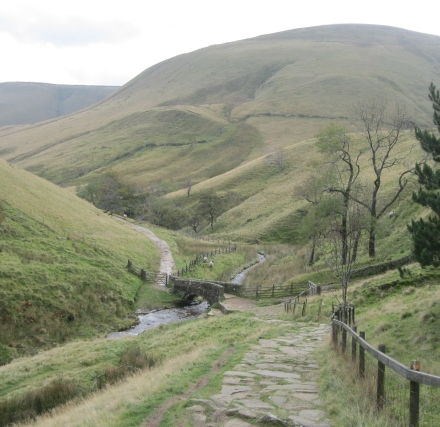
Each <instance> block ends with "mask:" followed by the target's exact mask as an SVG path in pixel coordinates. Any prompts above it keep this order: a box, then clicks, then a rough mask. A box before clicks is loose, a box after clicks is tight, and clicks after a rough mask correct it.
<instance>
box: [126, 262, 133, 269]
mask: <svg viewBox="0 0 440 427" xmlns="http://www.w3.org/2000/svg"><path fill="white" fill-rule="evenodd" d="M132 265H133V263H132V262H131V261H130V260H128V262H127V269H128V270H130V268H131V266H132Z"/></svg>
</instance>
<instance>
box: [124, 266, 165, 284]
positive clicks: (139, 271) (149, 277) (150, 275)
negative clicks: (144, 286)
mask: <svg viewBox="0 0 440 427" xmlns="http://www.w3.org/2000/svg"><path fill="white" fill-rule="evenodd" d="M127 270H128V271H129V272H130V273H131V274H134V275H135V276H138V277H139V278H140V279H141V280H142V281H144V282H149V281H155V282H156V283H161V284H162V285H164V286H168V280H169V277H168V274H166V273H161V272H152V271H147V270H144V269H143V268H139V267H136V266H135V265H134V264H133V262H132V261H130V260H128V262H127Z"/></svg>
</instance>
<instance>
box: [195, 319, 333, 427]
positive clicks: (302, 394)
mask: <svg viewBox="0 0 440 427" xmlns="http://www.w3.org/2000/svg"><path fill="white" fill-rule="evenodd" d="M328 333H329V329H328V326H326V325H320V326H309V325H305V326H300V329H299V330H298V331H295V332H292V333H290V334H288V335H283V336H281V337H278V338H275V339H269V340H267V339H260V340H259V342H258V344H256V345H254V346H252V347H251V349H250V350H249V351H248V352H247V353H246V354H245V356H244V357H243V359H242V361H241V363H239V364H238V365H236V366H235V367H234V368H233V369H232V370H231V371H227V372H225V373H224V377H223V383H222V389H221V391H220V392H219V393H218V394H216V395H213V396H211V397H210V398H209V399H192V400H190V401H189V403H188V405H187V406H188V407H187V415H188V420H189V424H190V425H192V426H195V427H205V426H206V427H210V426H211V427H214V426H225V427H246V426H252V425H279V426H283V425H284V426H307V427H312V426H313V427H318V426H319V427H324V426H329V425H330V424H329V422H328V421H327V420H326V417H325V413H324V412H323V411H322V408H321V401H320V399H319V396H318V385H317V382H316V381H317V376H318V372H317V369H318V366H317V364H316V362H315V360H314V359H313V352H314V351H315V349H317V347H318V346H320V345H322V343H323V339H324V337H326V336H328Z"/></svg>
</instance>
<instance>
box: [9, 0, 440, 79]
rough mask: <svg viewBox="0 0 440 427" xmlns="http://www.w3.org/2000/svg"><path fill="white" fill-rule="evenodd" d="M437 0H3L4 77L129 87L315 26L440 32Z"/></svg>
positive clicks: (438, 33) (439, 7)
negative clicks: (260, 39)
mask: <svg viewBox="0 0 440 427" xmlns="http://www.w3.org/2000/svg"><path fill="white" fill-rule="evenodd" d="M439 12H440V4H439V2H438V1H437V0H431V1H427V0H418V1H417V3H414V2H409V1H406V2H405V1H402V0H400V1H394V0H380V1H378V0H368V1H367V0H362V1H359V0H351V1H348V0H332V1H328V0H327V1H325V0H319V1H318V0H302V1H297V0H222V1H218V0H180V1H179V0H74V1H72V0H68V1H66V0H2V1H1V2H0V51H1V53H2V61H1V62H0V82H6V81H32V82H47V83H64V84H99V85H123V84H124V83H126V82H127V81H129V80H130V79H132V78H133V77H135V76H136V75H137V74H139V73H140V72H142V71H143V70H144V69H146V68H148V67H150V66H151V65H154V64H156V63H158V62H160V61H163V60H165V59H168V58H170V57H173V56H175V55H178V54H181V53H185V52H190V51H193V50H195V49H199V48H202V47H205V46H209V45H213V44H219V43H226V42H230V41H235V40H240V39H244V38H249V37H254V36H258V35H261V34H269V33H274V32H278V31H284V30H289V29H294V28H302V27H310V26H315V25H327V24H341V23H364V24H380V25H390V26H395V27H401V28H406V29H409V30H413V31H419V32H423V33H429V34H435V35H439V36H440V26H439V25H438V18H439V16H440V13H439Z"/></svg>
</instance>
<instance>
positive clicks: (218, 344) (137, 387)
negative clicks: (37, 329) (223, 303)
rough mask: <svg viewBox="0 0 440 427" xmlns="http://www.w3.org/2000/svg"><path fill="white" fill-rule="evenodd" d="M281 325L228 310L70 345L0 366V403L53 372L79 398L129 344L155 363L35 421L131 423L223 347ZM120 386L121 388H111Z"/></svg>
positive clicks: (179, 389)
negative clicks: (216, 315)
mask: <svg viewBox="0 0 440 427" xmlns="http://www.w3.org/2000/svg"><path fill="white" fill-rule="evenodd" d="M213 330H215V334H213V333H212V331H213ZM283 330H285V328H283V327H282V326H281V327H280V326H279V325H273V324H272V325H269V324H262V323H261V322H260V321H257V320H256V319H255V318H251V317H249V316H248V315H246V314H233V315H230V316H227V317H219V318H210V319H200V320H195V321H188V322H184V323H180V324H170V325H166V326H163V327H160V328H156V329H153V330H149V331H147V332H145V333H143V334H141V335H139V336H137V337H132V338H126V339H122V340H113V341H110V340H102V339H101V340H94V341H79V342H75V343H70V344H66V345H65V346H62V347H59V348H56V349H52V350H49V351H46V352H42V353H40V354H39V355H37V356H34V357H27V358H23V359H20V360H17V361H14V362H12V363H11V364H10V365H9V366H8V367H4V368H1V367H0V378H1V379H2V381H0V384H1V385H0V400H2V399H4V398H5V397H12V396H19V395H21V394H23V393H25V392H26V391H29V390H35V389H39V388H40V387H41V386H42V385H43V384H47V383H49V382H51V381H52V380H54V379H56V378H59V376H60V372H61V371H62V372H63V379H64V380H66V381H69V380H71V381H74V382H75V383H76V384H78V385H79V386H80V387H81V388H82V390H83V393H84V395H87V394H89V393H90V392H93V391H95V390H96V384H95V378H96V376H97V375H100V374H101V373H102V372H103V371H104V370H105V369H107V368H109V367H112V366H117V365H118V360H119V356H120V355H121V353H122V352H123V351H124V350H125V349H127V348H129V347H131V346H133V345H137V346H138V347H139V348H140V349H141V350H142V351H143V352H146V353H147V354H148V355H150V357H154V359H155V360H157V361H159V362H160V364H159V366H155V367H153V368H151V369H150V370H147V371H145V372H143V373H141V374H138V375H137V376H135V377H132V378H129V379H128V381H126V382H124V383H121V384H120V385H116V386H114V387H110V388H108V389H104V390H102V391H98V392H97V393H96V394H94V395H93V396H92V397H91V398H90V399H88V400H85V401H79V402H76V403H75V402H74V403H73V404H72V405H68V406H67V407H66V408H60V410H59V411H57V413H55V414H54V415H53V416H49V417H48V418H46V419H43V420H42V421H41V422H42V423H43V424H44V425H52V424H54V425H60V424H63V425H84V424H85V423H91V424H93V425H138V424H139V423H140V422H141V421H142V420H143V419H144V418H145V417H147V416H148V415H149V414H151V413H152V412H153V411H154V409H155V408H157V407H158V406H159V405H160V403H161V402H162V401H164V400H166V399H167V398H169V397H172V396H173V395H175V394H180V393H183V392H185V390H187V389H188V386H189V385H190V384H193V383H195V382H196V381H197V379H198V378H199V377H200V376H202V375H204V374H205V373H206V371H207V370H209V367H210V366H211V364H212V362H213V361H214V360H216V359H217V358H218V357H219V356H220V355H221V354H222V353H223V352H224V351H225V350H226V349H227V348H230V347H234V348H235V349H236V352H237V353H238V354H240V353H241V352H242V351H243V349H245V348H246V347H247V346H248V345H249V344H250V343H253V342H255V340H256V339H257V338H259V337H262V336H270V334H271V333H274V332H275V333H280V332H281V331H283ZM194 342H196V343H197V349H195V348H194ZM237 343H239V344H237ZM7 368H9V369H7ZM226 368H227V367H225V369H226ZM124 384H125V386H124ZM121 387H122V389H125V392H122V393H119V392H120V391H121V390H122V389H121ZM112 390H113V391H112ZM84 405H85V406H84ZM85 407H87V408H88V410H84V409H85ZM80 414H82V415H80ZM51 423H52V424H51Z"/></svg>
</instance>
